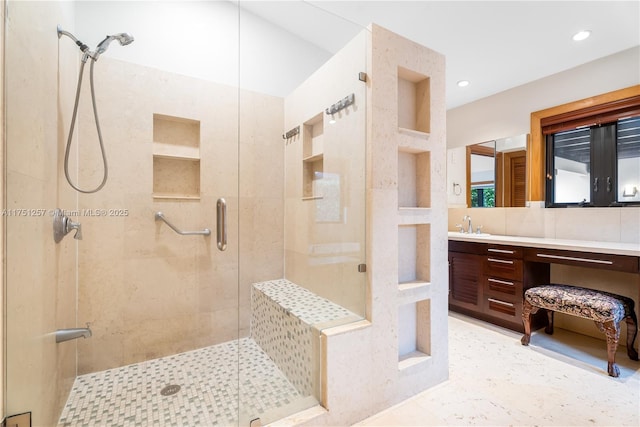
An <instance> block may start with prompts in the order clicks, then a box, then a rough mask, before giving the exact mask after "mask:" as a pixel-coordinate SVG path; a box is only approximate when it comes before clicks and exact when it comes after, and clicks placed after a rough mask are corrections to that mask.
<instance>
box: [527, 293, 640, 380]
mask: <svg viewBox="0 0 640 427" xmlns="http://www.w3.org/2000/svg"><path fill="white" fill-rule="evenodd" d="M634 307H635V303H634V301H633V300H632V299H631V298H628V297H625V296H622V295H616V294H612V293H610V292H605V291H600V290H595V289H587V288H582V287H579V286H569V285H556V284H549V285H541V286H536V287H534V288H530V289H527V290H526V291H525V293H524V303H523V305H522V322H523V323H524V336H523V337H522V340H521V342H522V345H529V341H530V340H531V315H532V314H535V313H536V312H537V311H538V310H539V309H541V308H542V309H545V310H546V311H547V318H548V324H547V327H546V328H545V332H546V333H547V334H553V313H554V312H556V311H557V312H559V313H565V314H570V315H573V316H577V317H582V318H585V319H591V320H593V321H594V322H595V324H596V326H597V327H598V329H599V330H600V331H601V332H603V333H604V334H605V335H606V337H607V372H608V373H609V375H610V376H612V377H617V376H619V375H620V369H619V368H618V366H617V365H616V359H615V358H616V350H617V349H618V339H619V338H620V322H621V321H622V320H624V321H625V322H626V323H627V355H628V356H629V358H630V359H632V360H638V352H637V351H636V349H635V348H634V347H633V343H634V342H635V340H636V335H637V333H638V320H637V317H636V313H635V311H634Z"/></svg>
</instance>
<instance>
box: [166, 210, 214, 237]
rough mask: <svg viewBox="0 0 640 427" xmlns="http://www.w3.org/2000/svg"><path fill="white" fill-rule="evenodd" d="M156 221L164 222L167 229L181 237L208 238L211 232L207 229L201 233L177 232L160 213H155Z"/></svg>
mask: <svg viewBox="0 0 640 427" xmlns="http://www.w3.org/2000/svg"><path fill="white" fill-rule="evenodd" d="M155 218H156V221H158V220H162V221H164V222H165V224H167V225H168V226H169V227H171V229H172V230H173V231H175V232H176V233H178V234H180V235H182V236H198V235H200V236H209V235H210V234H211V230H209V229H208V228H205V229H204V230H202V231H181V230H178V229H177V228H176V227H175V226H174V225H173V224H171V223H170V222H169V221H167V218H165V216H164V214H163V213H162V212H156V215H155Z"/></svg>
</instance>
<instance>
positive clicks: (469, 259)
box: [449, 232, 640, 332]
mask: <svg viewBox="0 0 640 427" xmlns="http://www.w3.org/2000/svg"><path fill="white" fill-rule="evenodd" d="M550 264H566V265H573V266H580V267H587V268H597V269H607V270H612V271H621V272H627V273H635V274H637V275H638V278H639V280H638V281H637V282H636V284H635V286H636V287H638V292H640V250H639V248H638V245H637V244H635V245H634V244H630V243H611V242H592V241H579V240H560V239H547V238H533V237H514V236H493V235H486V234H480V235H477V234H466V233H459V232H449V309H450V310H452V311H456V312H460V313H463V314H466V315H469V316H472V317H475V318H478V319H481V320H485V321H487V322H490V323H493V324H496V325H500V326H503V327H506V328H509V329H512V330H515V331H519V332H523V331H524V328H523V324H522V297H523V293H524V291H525V290H526V289H528V288H530V287H533V286H537V285H540V284H543V283H549V280H550ZM602 286H603V288H602V290H605V291H606V290H607V289H606V284H603V285H602ZM639 296H640V294H638V296H637V297H636V298H634V299H636V301H637V300H638V299H639V298H638V297H639Z"/></svg>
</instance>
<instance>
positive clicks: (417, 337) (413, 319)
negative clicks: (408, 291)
mask: <svg viewBox="0 0 640 427" xmlns="http://www.w3.org/2000/svg"><path fill="white" fill-rule="evenodd" d="M398 325H399V326H400V327H399V328H398V362H399V365H398V368H399V369H401V370H402V369H404V368H408V367H409V366H411V365H413V364H415V363H419V362H420V361H422V360H424V358H425V357H427V356H429V355H430V354H431V329H430V328H431V301H430V300H422V301H416V302H414V303H409V304H405V305H401V306H399V307H398Z"/></svg>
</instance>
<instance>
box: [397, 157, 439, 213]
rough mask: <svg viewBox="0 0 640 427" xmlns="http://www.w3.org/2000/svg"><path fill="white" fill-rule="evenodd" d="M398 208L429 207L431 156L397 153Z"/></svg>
mask: <svg viewBox="0 0 640 427" xmlns="http://www.w3.org/2000/svg"><path fill="white" fill-rule="evenodd" d="M398 207H399V208H400V209H402V208H430V207H431V155H430V153H429V152H428V151H425V152H407V151H404V150H399V151H398Z"/></svg>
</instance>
